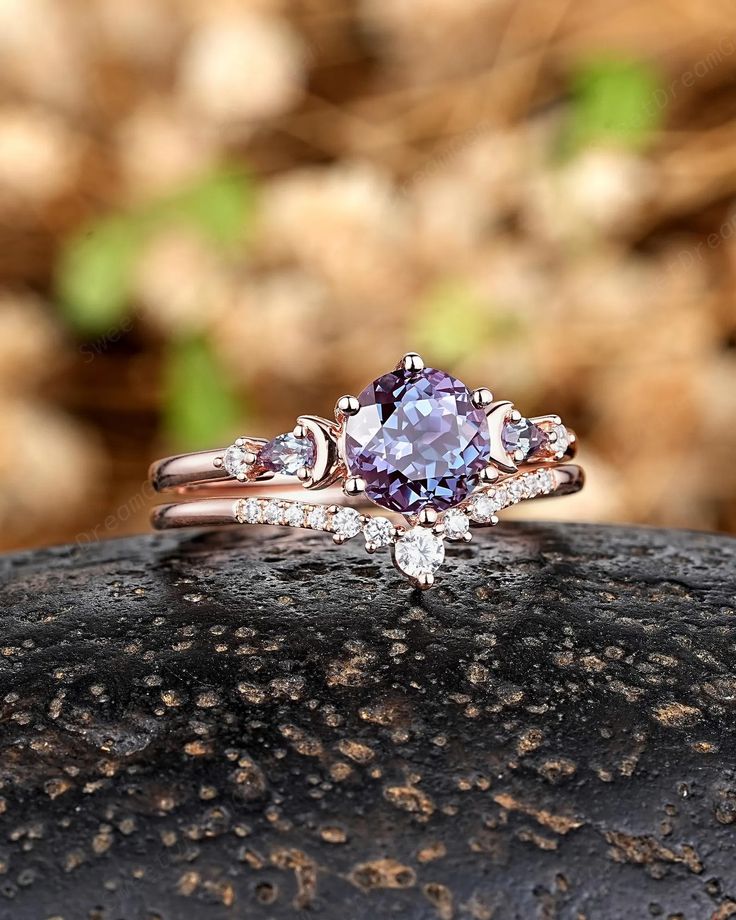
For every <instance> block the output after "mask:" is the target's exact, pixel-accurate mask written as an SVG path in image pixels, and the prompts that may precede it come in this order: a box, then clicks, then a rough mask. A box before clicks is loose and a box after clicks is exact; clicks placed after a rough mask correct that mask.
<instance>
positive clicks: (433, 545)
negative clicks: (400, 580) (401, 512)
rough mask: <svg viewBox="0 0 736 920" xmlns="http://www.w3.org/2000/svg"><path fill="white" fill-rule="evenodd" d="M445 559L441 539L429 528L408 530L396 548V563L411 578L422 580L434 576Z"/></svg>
mask: <svg viewBox="0 0 736 920" xmlns="http://www.w3.org/2000/svg"><path fill="white" fill-rule="evenodd" d="M444 558H445V546H444V543H443V542H442V539H441V537H438V536H435V534H433V533H432V531H431V530H429V529H428V528H427V527H414V528H412V529H411V530H408V531H407V532H406V533H405V534H404V535H403V536H402V537H401V538H400V539H399V540H398V541H397V543H396V544H395V546H394V562H395V563H396V567H397V568H398V569H399V571H401V572H403V573H404V575H407V576H408V577H409V578H413V579H420V578H422V577H423V576H425V577H426V576H428V575H434V573H435V572H436V571H437V569H438V568H439V567H440V566H441V565H442V563H443V561H444Z"/></svg>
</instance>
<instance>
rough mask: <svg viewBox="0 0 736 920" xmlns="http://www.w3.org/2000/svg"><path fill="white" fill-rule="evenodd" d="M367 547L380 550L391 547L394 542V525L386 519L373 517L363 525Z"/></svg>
mask: <svg viewBox="0 0 736 920" xmlns="http://www.w3.org/2000/svg"><path fill="white" fill-rule="evenodd" d="M363 536H364V537H365V542H366V546H371V547H373V548H375V549H378V547H379V546H389V545H390V544H391V543H393V540H394V525H393V524H392V523H391V521H389V519H388V518H385V517H372V518H369V519H368V520H367V521H366V522H365V524H363Z"/></svg>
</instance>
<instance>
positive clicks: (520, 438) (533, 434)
mask: <svg viewBox="0 0 736 920" xmlns="http://www.w3.org/2000/svg"><path fill="white" fill-rule="evenodd" d="M546 442H547V435H546V434H545V432H544V431H542V429H541V428H539V427H538V426H537V425H535V424H534V423H533V422H530V421H529V419H528V418H522V419H520V420H519V421H518V422H514V421H513V420H512V419H507V420H506V422H505V423H504V426H503V429H502V431H501V443H502V444H503V449H504V450H505V451H506V452H507V453H508V454H510V456H512V457H515V455H516V452H517V451H519V453H520V454H521V455H523V456H522V459H523V460H526V458H527V457H528V456H529V455H530V454H533V453H534V452H535V451H537V450H539V449H540V447H542V446H543V445H544V444H546Z"/></svg>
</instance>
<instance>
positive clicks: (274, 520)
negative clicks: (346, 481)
mask: <svg viewBox="0 0 736 920" xmlns="http://www.w3.org/2000/svg"><path fill="white" fill-rule="evenodd" d="M265 504H266V507H265V510H264V512H263V520H264V523H266V524H283V522H284V509H283V508H282V507H281V505H280V504H279V502H273V501H270V502H266V503H265Z"/></svg>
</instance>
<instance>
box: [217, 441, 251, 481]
mask: <svg viewBox="0 0 736 920" xmlns="http://www.w3.org/2000/svg"><path fill="white" fill-rule="evenodd" d="M222 465H223V466H224V467H225V469H226V470H227V472H228V473H230V475H231V476H237V475H238V473H241V472H245V467H246V463H245V451H244V450H243V448H242V447H236V446H235V444H233V445H231V446H230V447H228V449H227V450H226V451H225V456H224V457H223V458H222Z"/></svg>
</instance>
